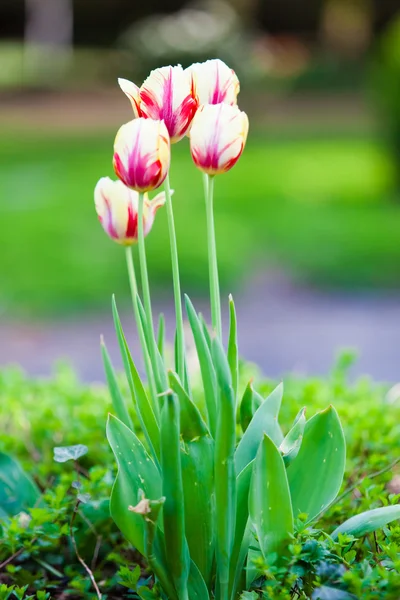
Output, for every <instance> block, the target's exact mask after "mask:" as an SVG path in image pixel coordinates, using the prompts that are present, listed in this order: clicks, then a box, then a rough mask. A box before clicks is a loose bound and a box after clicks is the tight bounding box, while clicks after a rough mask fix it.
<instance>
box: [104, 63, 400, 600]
mask: <svg viewBox="0 0 400 600" xmlns="http://www.w3.org/2000/svg"><path fill="white" fill-rule="evenodd" d="M119 83H120V87H121V88H122V90H123V91H124V92H125V94H126V95H127V96H128V98H129V99H130V101H131V104H132V107H133V112H134V119H133V120H132V121H130V122H129V123H127V124H126V125H123V126H122V127H121V129H120V130H119V132H118V134H117V137H116V140H115V146H114V159H113V164H114V169H115V173H116V175H117V177H118V181H111V180H110V179H109V178H102V179H100V181H99V182H98V184H97V186H96V189H95V205H96V210H97V213H98V216H99V219H100V222H101V224H102V226H103V228H104V230H105V231H106V233H107V234H108V235H109V236H110V237H111V238H112V239H113V240H115V241H116V242H118V243H119V244H121V245H122V246H124V247H125V253H126V260H127V267H128V275H129V282H130V288H131V292H132V301H133V312H134V317H135V320H136V326H137V331H138V336H139V340H140V344H141V350H142V355H143V363H144V368H145V372H146V377H147V383H145V382H144V381H143V380H142V378H141V376H140V374H139V371H138V368H137V366H136V363H137V360H136V359H137V357H135V359H134V358H133V357H132V356H131V353H130V351H129V348H128V345H127V342H126V339H125V336H124V333H123V330H122V326H121V322H120V319H119V316H118V312H117V307H116V304H115V301H114V299H113V304H112V308H113V317H114V323H115V328H116V333H117V337H118V341H119V346H120V350H121V354H122V359H123V363H124V367H125V371H126V377H127V380H128V384H129V389H130V393H131V396H132V402H133V404H132V407H133V410H134V414H135V418H134V419H132V417H131V411H130V410H128V407H127V404H126V403H125V400H124V398H123V395H122V393H121V391H120V389H119V387H118V383H117V378H116V376H115V373H114V370H113V367H112V364H111V361H110V357H109V355H108V353H107V350H106V347H105V345H104V343H103V344H102V352H103V359H104V364H105V370H106V374H107V379H108V383H109V388H110V392H111V396H112V400H113V406H114V412H115V415H110V417H109V419H108V423H107V437H108V440H109V443H110V445H111V448H112V450H113V452H114V455H115V458H116V461H117V463H118V474H117V477H116V480H115V483H114V487H113V490H112V495H111V501H110V510H111V515H112V518H113V519H114V521H115V523H116V524H117V526H118V527H119V528H120V530H121V531H122V533H123V534H124V535H125V536H126V538H127V539H128V540H129V541H130V542H131V543H132V545H133V546H134V547H135V548H136V549H137V550H138V551H139V552H140V553H141V554H142V555H143V557H144V558H145V560H146V561H147V564H148V566H149V568H150V570H151V572H152V574H153V577H154V586H153V587H152V591H150V590H148V589H147V591H146V594H147V595H143V597H146V598H148V597H153V595H154V597H160V596H161V597H162V598H164V599H165V598H168V599H170V600H207V599H210V598H216V599H218V600H234V599H235V598H239V597H240V596H241V594H242V593H243V591H244V590H248V589H250V588H251V585H252V583H253V581H254V580H255V579H256V578H257V577H259V575H260V572H259V565H260V564H261V562H262V561H264V564H268V562H271V561H274V562H275V563H278V564H285V561H288V556H289V550H288V549H289V546H290V544H291V541H292V540H293V538H294V536H295V535H296V527H297V526H298V525H299V523H300V522H301V524H302V526H303V527H304V523H314V522H315V521H316V519H317V518H318V516H319V515H320V514H321V513H322V512H324V511H325V510H326V509H327V508H328V507H329V506H330V504H331V503H332V502H333V501H334V500H335V497H336V495H337V493H338V491H339V488H340V487H341V484H342V480H343V474H344V467H345V440H344V436H343V431H342V427H341V424H340V421H339V418H338V415H337V413H336V411H335V409H334V408H333V407H332V406H329V407H327V408H326V410H324V411H322V412H320V413H317V414H316V415H314V416H313V417H312V418H310V419H309V420H306V416H305V409H304V408H301V410H300V411H299V413H298V415H297V417H296V419H295V421H294V423H293V426H292V428H291V429H290V431H289V432H287V433H286V435H284V434H283V433H282V431H281V428H280V426H279V423H278V416H279V410H280V405H281V401H282V395H283V386H282V384H280V385H279V386H278V387H277V388H276V389H275V390H273V392H272V393H271V394H270V395H269V396H268V397H267V398H263V397H262V396H261V395H260V394H259V393H258V392H257V391H256V390H255V389H254V387H253V385H252V382H251V381H250V382H249V383H248V384H247V386H246V387H245V389H244V390H239V384H238V382H239V363H238V345H237V326H236V314H235V306H234V302H233V299H232V298H231V297H230V298H229V314H230V323H229V331H228V332H227V335H226V338H227V347H225V346H224V337H223V331H222V325H221V306H220V291H219V282H218V266H217V250H216V240H215V231H214V217H213V194H214V182H215V176H216V175H219V174H223V173H225V172H226V171H228V170H229V169H231V168H232V167H233V166H234V165H235V164H236V162H237V161H238V159H239V157H240V155H241V154H242V151H243V149H244V146H245V143H246V137H247V131H248V119H247V116H246V114H245V113H243V112H241V111H240V110H239V108H238V106H237V95H238V92H239V81H238V78H237V77H236V75H235V73H234V72H233V71H232V70H231V69H230V68H229V67H228V66H227V65H225V64H224V63H223V62H222V61H220V60H210V61H207V62H205V63H203V64H195V65H192V66H191V67H190V68H189V69H186V70H183V69H182V67H180V66H175V67H163V68H160V69H156V70H155V71H152V73H151V74H150V76H149V77H148V78H147V79H146V81H145V82H144V83H143V85H142V86H141V87H140V88H139V87H137V86H136V85H135V84H133V83H131V82H129V81H127V80H120V81H119ZM185 136H189V138H190V150H191V154H192V158H193V162H194V164H195V166H196V167H197V168H198V169H199V170H200V171H201V172H202V174H203V186H204V195H205V208H206V216H207V241H208V251H209V272H210V303H211V315H212V325H211V327H208V326H207V324H206V322H205V320H204V319H203V317H202V316H201V315H200V314H198V313H197V312H196V310H195V308H194V306H193V304H192V303H191V301H190V300H189V298H188V297H185V300H184V304H185V310H186V317H187V319H188V321H189V324H190V328H191V332H192V336H193V340H194V345H195V348H196V351H197V358H198V363H199V375H200V376H201V391H200V392H199V390H198V385H197V382H196V379H195V376H194V374H193V373H190V372H189V369H188V361H187V355H186V342H187V341H186V340H185V335H184V327H183V306H182V296H181V286H180V280H179V264H178V252H177V242H176V235H175V226H174V215H173V205H172V190H171V188H170V182H169V178H168V172H169V166H170V154H171V150H170V149H171V144H174V143H177V142H179V140H181V139H182V138H183V137H185ZM162 184H164V191H162V192H160V193H158V194H157V195H156V196H155V198H153V199H152V200H150V199H149V198H148V195H147V194H148V192H151V191H152V190H155V189H156V188H158V187H159V186H161V185H162ZM164 204H165V207H166V211H167V217H168V226H169V236H170V247H171V262H172V276H173V286H174V297H175V312H176V338H175V340H176V342H175V360H174V364H173V365H170V364H168V363H167V361H166V357H165V353H164V322H163V319H160V320H159V324H158V328H157V329H156V327H155V323H154V318H153V313H152V306H151V295H150V288H149V281H148V272H147V262H146V247H145V236H146V235H147V234H148V233H149V232H150V230H151V227H152V224H153V221H154V217H155V213H156V211H157V210H158V209H159V208H160V207H161V206H163V205H164ZM136 246H137V247H138V253H139V263H140V280H141V287H140V291H139V288H138V285H137V278H136V273H135V268H134V262H133V259H132V250H135V248H136ZM134 422H135V424H136V427H134ZM399 516H400V511H399V506H390V507H385V508H382V509H376V510H372V511H369V512H368V513H364V514H362V515H358V516H356V517H353V518H351V519H349V520H348V521H346V522H345V523H343V524H342V525H340V526H339V527H338V528H337V529H336V530H335V531H334V532H333V533H331V536H332V538H333V539H335V538H337V537H338V536H339V535H340V534H352V535H354V536H357V535H364V534H365V533H367V532H369V531H372V530H374V529H375V528H377V527H380V526H382V525H384V524H385V523H388V522H389V521H391V520H393V519H394V518H398V517H399ZM260 559H261V560H260ZM143 594H144V592H143ZM149 594H150V596H149ZM157 594H158V595H157Z"/></svg>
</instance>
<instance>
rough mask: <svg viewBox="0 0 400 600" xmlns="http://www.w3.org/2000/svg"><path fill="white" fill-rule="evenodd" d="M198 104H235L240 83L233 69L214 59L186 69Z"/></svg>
mask: <svg viewBox="0 0 400 600" xmlns="http://www.w3.org/2000/svg"><path fill="white" fill-rule="evenodd" d="M186 72H187V74H188V76H189V78H190V80H191V85H192V89H193V90H194V93H195V95H196V96H197V98H198V100H199V103H200V104H220V103H221V102H224V103H225V104H236V103H237V96H238V94H239V91H240V83H239V79H238V78H237V75H236V73H235V71H233V69H231V68H230V67H228V65H226V64H225V63H224V62H223V61H222V60H220V59H219V58H215V59H213V60H207V61H206V62H203V63H194V64H193V65H191V66H190V67H188V68H187V69H186Z"/></svg>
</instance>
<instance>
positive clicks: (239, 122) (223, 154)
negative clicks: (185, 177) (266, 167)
mask: <svg viewBox="0 0 400 600" xmlns="http://www.w3.org/2000/svg"><path fill="white" fill-rule="evenodd" d="M248 129H249V120H248V118H247V115H246V113H244V112H242V111H240V110H239V109H238V107H237V106H236V105H235V106H230V105H229V104H206V105H203V106H200V108H199V110H198V111H197V113H196V116H195V118H194V119H193V123H192V128H191V130H190V150H191V153H192V158H193V161H194V163H195V165H196V167H198V168H199V169H201V170H202V171H203V172H204V173H208V174H209V175H218V174H219V173H225V172H226V171H229V169H231V168H232V167H233V166H234V164H236V162H237V161H238V159H239V157H240V155H241V154H242V152H243V148H244V146H245V143H246V138H247V132H248Z"/></svg>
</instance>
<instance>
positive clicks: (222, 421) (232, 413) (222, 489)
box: [212, 338, 236, 598]
mask: <svg viewBox="0 0 400 600" xmlns="http://www.w3.org/2000/svg"><path fill="white" fill-rule="evenodd" d="M212 352H213V359H214V364H215V369H216V374H217V380H218V386H219V410H218V425H217V431H216V437H215V505H216V507H215V509H216V523H217V540H216V542H217V546H216V548H217V550H216V561H217V569H218V573H217V575H218V582H219V585H220V592H221V594H220V597H221V598H227V597H228V586H229V567H230V560H231V554H232V547H233V536H234V528H235V518H236V474H235V462H234V453H235V442H236V404H235V397H234V393H233V389H232V379H231V373H230V370H229V364H228V361H227V358H226V356H225V353H224V349H223V348H222V345H221V342H220V341H219V340H218V338H214V339H213V340H212Z"/></svg>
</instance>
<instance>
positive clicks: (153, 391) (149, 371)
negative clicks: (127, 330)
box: [125, 246, 160, 418]
mask: <svg viewBox="0 0 400 600" xmlns="http://www.w3.org/2000/svg"><path fill="white" fill-rule="evenodd" d="M125 254H126V264H127V267H128V276H129V285H130V288H131V296H132V304H133V312H134V315H135V320H136V326H137V329H138V333H139V340H140V345H141V346H142V352H143V360H144V366H145V370H146V375H147V380H148V382H149V387H150V396H151V399H152V406H153V410H154V414H155V415H156V417H157V418H159V416H160V410H159V406H158V395H157V387H156V382H155V378H154V371H153V368H152V364H151V360H150V355H149V350H148V348H147V343H146V335H145V332H144V329H143V324H142V320H141V318H140V314H139V306H138V289H137V283H136V275H135V266H134V264H133V258H132V248H131V246H127V247H126V248H125Z"/></svg>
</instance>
